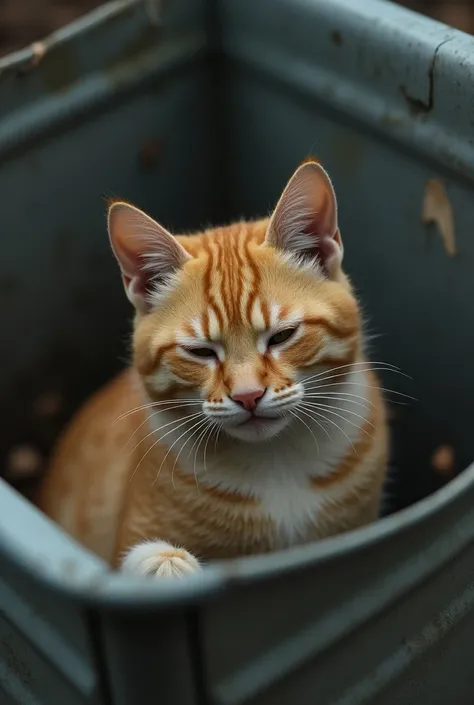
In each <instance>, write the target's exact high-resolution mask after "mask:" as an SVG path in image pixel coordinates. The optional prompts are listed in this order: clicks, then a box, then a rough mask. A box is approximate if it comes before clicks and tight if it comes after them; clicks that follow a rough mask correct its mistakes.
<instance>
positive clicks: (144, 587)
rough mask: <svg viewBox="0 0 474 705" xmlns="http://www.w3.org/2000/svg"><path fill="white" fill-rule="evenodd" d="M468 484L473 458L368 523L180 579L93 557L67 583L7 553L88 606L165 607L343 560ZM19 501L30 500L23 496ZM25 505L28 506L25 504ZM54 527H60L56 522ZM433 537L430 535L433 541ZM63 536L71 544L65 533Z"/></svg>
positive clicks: (424, 516)
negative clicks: (133, 574)
mask: <svg viewBox="0 0 474 705" xmlns="http://www.w3.org/2000/svg"><path fill="white" fill-rule="evenodd" d="M473 488H474V463H473V464H471V465H470V466H468V468H466V470H464V471H463V472H462V473H460V474H459V475H458V476H457V477H456V478H453V479H452V480H451V481H450V482H449V483H448V484H447V485H445V486H444V487H442V488H441V489H439V490H436V491H435V492H434V493H433V494H431V495H429V496H428V497H426V498H424V499H421V500H419V501H418V502H416V503H415V504H413V505H411V506H409V507H406V508H404V509H401V510H400V511H398V512H395V513H394V514H391V515H389V516H387V517H383V518H381V519H378V520H377V521H375V522H373V523H372V524H369V525H368V526H365V527H362V528H360V529H355V530H353V531H349V532H347V533H345V534H340V535H338V536H334V537H331V538H327V539H322V540H321V541H314V542H310V543H307V544H304V545H301V546H296V547H293V548H290V549H284V550H279V551H275V552H272V553H267V554H260V555H254V556H244V557H241V558H234V559H230V560H223V561H219V562H218V563H215V564H211V565H209V566H207V567H205V568H204V570H203V571H202V572H201V573H199V574H196V575H192V576H188V577H186V579H183V580H182V581H181V580H177V581H174V580H173V581H169V582H168V581H163V582H159V583H158V582H154V581H152V580H149V579H143V578H130V577H128V576H124V575H121V574H120V573H117V572H113V571H111V570H110V569H109V568H108V567H107V566H106V565H105V564H104V563H102V561H98V560H97V559H96V557H95V556H94V557H93V559H94V560H95V561H96V564H97V565H99V566H101V570H100V571H96V572H95V573H94V574H93V575H92V576H91V577H89V578H88V579H86V580H80V581H79V580H78V581H77V582H75V581H74V580H71V581H67V582H66V581H65V580H61V578H60V576H59V574H55V573H51V572H45V571H43V570H41V568H39V567H38V565H37V563H35V562H34V561H32V555H31V554H30V553H29V552H28V551H26V550H23V551H22V552H20V553H15V554H12V553H11V552H10V554H9V556H8V558H9V560H10V561H11V562H12V563H13V564H14V565H15V567H16V568H18V569H20V570H22V571H23V572H28V573H29V574H30V576H32V579H33V580H34V581H35V582H37V583H40V584H42V585H43V586H45V587H48V588H49V589H51V590H52V591H54V592H57V593H60V594H61V596H63V597H66V598H70V599H73V600H75V601H79V602H82V603H84V604H86V605H88V606H90V607H95V608H100V609H101V610H104V609H105V610H107V609H112V610H120V611H123V610H125V609H126V610H127V612H130V611H134V610H138V611H141V610H143V609H150V608H155V609H170V608H173V607H179V606H182V605H184V604H193V603H194V604H196V603H201V602H204V601H206V600H207V599H209V598H211V597H212V596H213V595H215V594H216V593H219V592H222V591H224V590H228V589H230V588H232V587H235V586H238V585H243V584H251V583H258V582H263V581H266V580H267V579H272V578H275V577H277V576H281V575H283V574H289V573H297V572H298V571H301V570H304V569H306V568H308V567H316V566H322V565H324V564H329V563H332V562H334V561H338V560H343V559H344V558H345V557H346V556H347V555H348V554H353V553H355V552H360V551H363V550H366V549H369V548H370V547H374V546H376V545H377V544H379V543H382V542H388V541H389V540H390V539H391V538H394V537H396V536H397V535H400V534H402V533H404V532H408V531H410V530H412V529H415V528H416V527H419V526H421V525H423V524H424V523H427V522H428V521H429V520H430V519H432V518H433V516H434V515H436V514H437V513H440V512H441V511H443V510H445V509H448V508H449V507H452V506H453V505H455V504H461V502H462V499H463V498H464V497H465V495H466V494H468V493H469V491H470V490H472V489H473ZM22 501H24V502H25V503H27V504H28V505H29V503H28V502H27V500H24V499H23V500H22ZM29 509H30V511H31V508H30V507H29ZM461 515H462V512H460V516H461ZM41 519H42V520H43V519H44V521H47V522H50V520H49V519H47V517H43V516H41ZM54 529H55V530H57V531H61V530H60V528H59V527H56V526H54ZM435 537H436V536H435V535H433V540H434V539H435ZM68 540H69V541H71V542H72V543H73V544H75V542H74V541H73V540H72V539H71V538H70V537H68ZM76 546H77V549H76V550H77V551H78V554H79V556H80V555H81V554H83V555H84V556H85V555H87V557H88V559H89V560H90V558H89V557H90V554H88V552H87V551H86V549H83V548H82V547H80V546H79V545H78V544H76Z"/></svg>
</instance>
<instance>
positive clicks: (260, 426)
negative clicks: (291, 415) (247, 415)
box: [222, 416, 288, 443]
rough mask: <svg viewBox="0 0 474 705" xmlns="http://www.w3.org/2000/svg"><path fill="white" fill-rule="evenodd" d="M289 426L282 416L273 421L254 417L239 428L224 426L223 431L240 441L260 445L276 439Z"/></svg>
mask: <svg viewBox="0 0 474 705" xmlns="http://www.w3.org/2000/svg"><path fill="white" fill-rule="evenodd" d="M287 424H288V419H286V418H284V417H281V416H280V417H278V418H272V419H271V418H263V417H256V416H254V417H252V418H251V419H249V420H248V421H245V422H244V423H241V424H239V425H238V426H224V427H223V428H222V430H223V431H224V432H225V433H227V435H229V436H231V437H232V438H237V439H238V440H239V441H246V442H248V443H258V442H261V441H268V440H270V439H271V438H274V437H275V436H276V435H277V434H279V433H280V432H281V431H282V430H283V429H284V428H285V426H287Z"/></svg>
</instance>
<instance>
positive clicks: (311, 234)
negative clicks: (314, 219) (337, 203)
mask: <svg viewBox="0 0 474 705" xmlns="http://www.w3.org/2000/svg"><path fill="white" fill-rule="evenodd" d="M319 229H320V226H319V223H318V225H317V227H315V226H314V225H313V224H312V223H308V225H307V226H306V227H305V228H304V232H305V234H306V235H307V237H308V244H309V243H312V244H310V245H309V247H308V249H307V250H306V254H307V255H308V256H309V257H311V258H314V259H315V260H316V262H317V264H318V265H319V266H320V267H321V269H322V271H323V273H324V274H325V275H326V276H329V275H330V274H331V272H332V268H333V265H334V264H335V262H336V261H338V260H339V259H340V257H341V254H342V242H341V235H340V233H339V230H336V232H335V233H334V235H330V234H327V235H318V234H317V230H319ZM302 254H305V253H304V252H303V253H302Z"/></svg>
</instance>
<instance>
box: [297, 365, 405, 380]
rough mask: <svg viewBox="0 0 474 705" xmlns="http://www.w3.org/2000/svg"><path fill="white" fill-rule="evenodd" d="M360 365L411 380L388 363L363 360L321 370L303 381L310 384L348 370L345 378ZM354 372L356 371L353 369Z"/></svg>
mask: <svg viewBox="0 0 474 705" xmlns="http://www.w3.org/2000/svg"><path fill="white" fill-rule="evenodd" d="M361 365H369V366H372V365H377V366H378V367H377V369H379V367H380V369H383V370H385V371H387V372H396V373H399V374H401V375H403V376H404V377H408V379H411V377H410V376H409V375H406V374H405V373H404V372H402V371H401V370H400V368H398V367H397V366H396V365H392V364H391V363H390V362H376V361H372V360H363V361H361V362H350V363H348V364H346V365H338V366H337V367H332V368H330V369H329V370H321V372H318V373H317V374H315V375H312V376H311V377H308V378H307V379H306V380H305V381H306V382H310V381H311V380H314V379H321V378H324V377H325V375H328V374H330V373H331V372H339V371H340V370H344V369H348V372H345V373H344V376H345V375H346V374H348V373H349V372H350V371H351V370H350V369H349V368H352V369H354V368H357V369H359V367H360V366H361ZM354 371H356V370H355V369H354ZM360 371H361V372H370V371H371V370H370V369H369V370H362V369H361V370H360Z"/></svg>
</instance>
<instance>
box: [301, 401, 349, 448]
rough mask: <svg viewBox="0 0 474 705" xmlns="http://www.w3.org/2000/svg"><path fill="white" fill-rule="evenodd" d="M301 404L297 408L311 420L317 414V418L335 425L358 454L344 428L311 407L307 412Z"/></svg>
mask: <svg viewBox="0 0 474 705" xmlns="http://www.w3.org/2000/svg"><path fill="white" fill-rule="evenodd" d="M301 406H304V405H303V404H301V405H299V406H298V408H299V409H300V411H301V413H303V414H306V416H309V417H310V418H312V419H313V421H316V419H314V417H313V415H314V416H319V418H321V419H323V420H324V421H327V422H328V423H331V424H332V425H333V426H335V427H336V428H337V430H338V431H340V432H341V433H342V435H343V436H345V438H346V439H347V441H348V443H350V445H351V446H352V448H353V450H354V453H355V454H356V455H358V453H357V450H356V447H355V445H354V444H353V442H352V441H351V439H350V438H349V436H348V435H347V433H346V432H345V431H344V429H343V428H341V427H340V426H339V425H338V424H337V423H336V422H335V421H333V419H328V418H327V417H326V416H324V415H323V414H320V413H318V412H317V411H315V410H314V409H311V408H309V411H310V412H311V413H308V411H303V409H302V408H301ZM341 418H342V417H341ZM342 420H343V421H346V419H344V418H343V419H342Z"/></svg>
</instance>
